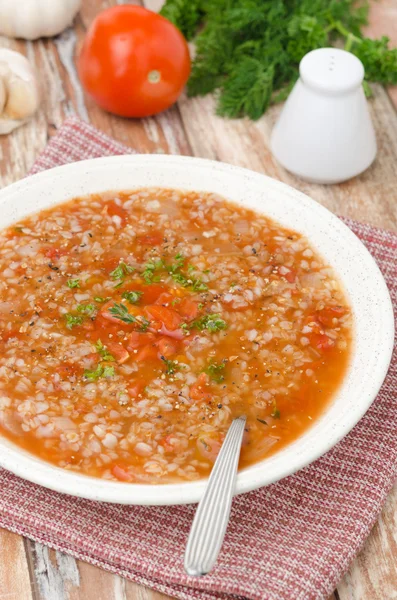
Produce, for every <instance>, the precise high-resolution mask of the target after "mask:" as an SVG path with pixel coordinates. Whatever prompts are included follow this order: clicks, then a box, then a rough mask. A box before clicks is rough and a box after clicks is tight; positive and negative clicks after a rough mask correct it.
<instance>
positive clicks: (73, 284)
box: [66, 279, 80, 290]
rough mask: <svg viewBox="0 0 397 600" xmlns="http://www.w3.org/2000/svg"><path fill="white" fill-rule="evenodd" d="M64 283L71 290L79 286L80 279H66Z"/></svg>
mask: <svg viewBox="0 0 397 600" xmlns="http://www.w3.org/2000/svg"><path fill="white" fill-rule="evenodd" d="M66 285H67V286H68V288H70V289H71V290H72V289H73V288H79V287H80V279H68V280H67V282H66Z"/></svg>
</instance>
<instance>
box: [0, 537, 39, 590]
mask: <svg viewBox="0 0 397 600" xmlns="http://www.w3.org/2000/svg"><path fill="white" fill-rule="evenodd" d="M0 599H1V600H34V596H33V592H32V587H31V583H30V575H29V565H28V561H27V559H26V554H25V547H24V542H23V538H22V537H21V536H20V535H17V534H16V533H11V532H10V531H6V530H5V529H1V530H0Z"/></svg>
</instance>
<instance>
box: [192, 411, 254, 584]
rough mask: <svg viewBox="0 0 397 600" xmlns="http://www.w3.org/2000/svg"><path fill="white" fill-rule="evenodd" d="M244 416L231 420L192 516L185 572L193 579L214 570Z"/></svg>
mask: <svg viewBox="0 0 397 600" xmlns="http://www.w3.org/2000/svg"><path fill="white" fill-rule="evenodd" d="M245 421H246V417H244V416H243V417H239V418H238V419H234V421H233V422H232V424H231V425H230V428H229V431H228V432H227V435H226V437H225V440H224V442H223V444H222V448H221V449H220V452H219V454H218V456H217V459H216V461H215V464H214V467H213V469H212V471H211V475H210V478H209V480H208V485H207V489H206V490H205V492H204V496H203V497H202V499H201V500H200V503H199V505H198V507H197V510H196V514H195V516H194V520H193V524H192V528H191V530H190V533H189V538H188V541H187V545H186V551H185V562H184V566H185V571H186V573H187V574H188V575H192V576H193V577H201V576H202V575H206V574H207V573H209V572H210V571H211V569H212V568H213V566H214V564H215V562H216V559H217V558H218V554H219V551H220V549H221V547H222V543H223V538H224V537H225V532H226V528H227V524H228V522H229V514H230V507H231V505H232V499H233V491H234V485H235V482H236V475H237V465H238V460H239V456H240V448H241V442H242V439H243V433H244V427H245Z"/></svg>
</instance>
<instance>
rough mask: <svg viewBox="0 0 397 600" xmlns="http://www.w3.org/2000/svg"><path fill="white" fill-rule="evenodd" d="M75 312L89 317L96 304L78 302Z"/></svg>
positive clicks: (93, 311) (94, 310)
mask: <svg viewBox="0 0 397 600" xmlns="http://www.w3.org/2000/svg"><path fill="white" fill-rule="evenodd" d="M77 312H79V313H83V315H88V316H89V317H90V316H92V315H93V314H94V313H95V312H96V306H95V304H79V305H78V306H77Z"/></svg>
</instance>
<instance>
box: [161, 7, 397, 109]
mask: <svg viewBox="0 0 397 600" xmlns="http://www.w3.org/2000/svg"><path fill="white" fill-rule="evenodd" d="M367 13H368V5H367V2H360V0H359V1H358V2H357V1H355V0H166V2H165V4H164V6H163V8H162V10H161V14H162V15H163V16H164V17H166V18H167V19H169V20H170V21H172V22H173V23H174V24H175V25H176V26H177V27H178V28H179V29H180V30H181V31H182V33H183V34H184V35H185V36H186V38H187V39H194V41H195V46H196V57H195V59H194V61H193V67H192V73H191V76H190V79H189V82H188V88H187V90H188V95H189V96H203V95H205V94H208V93H209V92H213V91H215V90H217V91H218V105H217V113H218V114H219V115H221V116H226V117H232V118H233V117H240V116H243V115H247V116H248V117H250V118H251V119H254V120H256V119H259V117H260V116H261V115H262V114H263V113H264V112H265V111H266V109H267V108H268V106H269V104H273V103H276V102H280V101H282V100H284V99H285V98H286V97H287V96H288V94H289V92H290V90H291V89H292V87H293V85H294V83H295V81H296V80H297V78H298V65H299V62H300V60H301V59H302V58H303V56H304V55H305V54H306V53H307V52H309V51H310V50H314V49H316V48H323V47H329V46H335V45H337V46H343V45H344V47H345V49H346V50H349V51H350V52H352V53H353V54H355V55H356V56H357V57H358V58H359V59H360V60H361V61H362V62H363V64H364V67H365V73H366V79H365V82H364V89H365V91H366V93H367V94H369V93H370V88H369V85H368V82H369V81H373V82H375V81H376V82H380V83H382V84H391V85H393V84H396V83H397V49H395V48H394V49H390V48H389V46H388V43H389V39H388V38H387V37H382V38H381V39H379V40H372V39H370V38H366V37H364V36H363V34H362V33H361V30H362V27H363V26H364V25H365V24H366V23H367Z"/></svg>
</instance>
